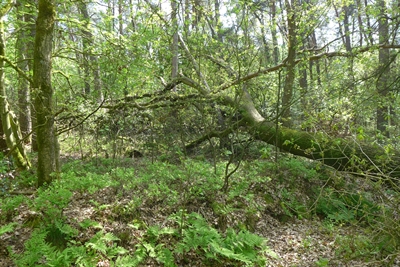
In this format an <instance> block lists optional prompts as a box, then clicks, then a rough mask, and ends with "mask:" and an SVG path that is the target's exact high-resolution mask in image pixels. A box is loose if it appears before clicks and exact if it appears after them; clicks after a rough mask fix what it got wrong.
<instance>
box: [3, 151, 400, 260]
mask: <svg viewBox="0 0 400 267" xmlns="http://www.w3.org/2000/svg"><path fill="white" fill-rule="evenodd" d="M286 163H287V164H286V165H285V164H282V165H281V167H280V169H279V173H277V172H271V171H270V170H269V168H270V167H271V165H270V164H264V163H263V162H257V163H254V162H248V163H243V164H242V165H243V166H242V167H241V170H240V171H238V172H237V173H236V178H234V177H235V175H233V176H232V177H231V178H230V179H231V180H230V181H229V182H230V186H229V189H228V190H227V191H225V192H223V191H221V190H219V191H218V190H217V188H220V187H221V184H222V181H220V182H216V181H215V180H207V178H206V176H207V175H208V172H211V173H212V172H213V171H214V170H215V169H214V170H213V165H212V164H204V163H198V162H194V161H188V162H186V163H184V166H182V165H180V166H179V165H178V166H175V165H170V164H165V163H156V164H153V165H152V164H151V163H150V162H148V161H146V160H143V161H141V160H136V161H135V162H133V161H131V160H130V161H124V163H123V166H122V167H121V166H117V167H116V166H115V165H113V164H114V163H113V164H110V163H109V162H108V163H105V162H104V161H102V162H101V163H100V165H98V162H97V163H90V164H87V165H85V164H82V163H79V161H74V162H72V163H70V164H69V165H68V164H67V168H68V169H69V170H68V171H65V172H66V173H67V174H65V175H64V176H63V177H62V179H65V180H68V179H71V181H69V182H67V183H70V184H73V183H75V185H76V186H75V187H73V188H72V187H71V186H70V185H69V187H68V186H66V184H63V183H61V184H59V185H58V189H56V194H55V195H56V196H58V197H59V198H60V196H62V195H65V196H69V197H67V198H68V201H67V203H65V204H64V205H63V206H62V207H61V208H60V207H58V208H60V209H59V211H60V214H61V215H60V216H61V217H60V218H62V220H63V223H62V224H63V225H68V226H69V227H71V229H76V230H77V231H75V232H74V234H73V235H71V237H69V236H68V237H66V235H64V234H63V233H65V232H67V231H66V230H65V228H62V229H64V230H62V231H61V232H63V233H61V234H60V233H59V231H58V232H57V231H56V233H55V234H54V233H53V235H54V237H52V236H51V235H50V236H49V234H48V233H49V232H51V231H52V230H49V228H48V226H44V225H48V224H49V220H48V218H46V217H47V216H56V217H57V216H58V215H54V214H55V213H51V212H50V211H47V209H48V210H50V207H49V206H52V203H54V202H52V201H51V198H52V197H54V196H53V195H52V194H51V193H49V192H46V191H43V192H42V191H41V192H37V191H35V190H34V188H33V187H30V188H29V187H27V184H25V185H24V186H23V187H24V188H18V187H13V188H12V189H11V190H9V191H7V192H8V193H10V192H11V194H6V192H5V191H3V195H2V200H1V202H0V204H2V208H1V210H0V212H1V213H0V218H1V221H0V222H1V224H0V226H3V227H5V226H6V225H10V224H12V225H13V229H12V231H7V230H3V231H1V229H2V228H0V266H9V267H12V266H18V267H19V266H50V265H47V263H49V261H50V260H49V259H50V256H49V257H48V259H45V258H43V257H44V256H43V257H42V256H37V255H35V253H39V254H40V253H41V252H40V251H41V250H40V249H36V252H32V253H31V252H29V250H32V248H31V247H30V245H27V243H29V242H27V241H28V240H30V239H31V238H32V233H33V232H34V231H35V229H38V228H39V229H40V228H45V229H46V230H45V232H46V234H47V235H46V237H45V242H47V243H51V244H53V245H54V246H56V247H58V248H60V247H62V249H65V248H66V247H67V246H71V244H75V245H76V244H86V245H85V246H83V247H85V249H86V250H87V251H88V250H89V246H88V245H87V244H92V243H94V241H92V240H93V237H94V236H96V234H97V233H98V232H99V231H101V233H102V234H103V235H106V234H107V233H111V234H112V236H114V237H116V238H115V239H111V240H109V241H107V243H106V245H107V246H115V247H121V248H123V249H124V250H125V252H124V253H126V254H129V255H133V254H135V251H137V250H138V245H139V244H141V242H142V243H144V240H147V239H149V237H148V236H149V229H151V227H152V226H157V227H158V229H167V228H168V229H180V226H179V225H178V224H179V222H178V221H177V220H175V221H174V220H171V215H172V214H175V215H177V214H178V215H179V214H180V213H182V214H183V213H184V214H185V216H186V215H187V214H190V213H193V212H195V213H196V214H199V215H200V216H202V217H203V218H204V219H205V221H206V222H207V223H208V225H209V226H210V229H217V230H218V231H219V232H221V233H224V232H226V230H227V229H229V228H232V229H235V231H240V230H243V229H245V230H248V231H250V232H252V233H254V234H256V235H258V236H261V237H263V238H265V239H266V240H267V245H268V247H269V250H268V251H267V252H263V257H264V258H265V259H266V260H267V261H266V262H265V263H264V264H265V265H264V266H277V267H280V266H281V267H284V266H285V267H286V266H400V256H399V255H396V253H395V252H392V251H391V252H390V253H386V254H385V253H384V252H382V251H384V248H383V249H382V248H380V249H376V248H374V246H376V247H377V246H382V242H381V243H379V244H378V241H376V240H377V239H374V238H373V236H374V235H376V234H379V233H381V232H378V231H376V229H373V226H374V225H372V224H369V223H365V216H366V215H361V216H359V217H357V216H351V215H349V214H348V213H347V211H343V210H342V211H341V210H334V208H332V207H331V206H329V205H327V204H323V205H322V204H318V203H319V202H318V201H320V199H322V198H326V197H327V194H326V192H325V191H324V192H322V191H320V192H318V193H317V194H316V195H314V196H311V194H314V193H315V188H317V187H319V186H321V188H322V187H323V188H325V189H326V191H327V192H332V190H333V189H332V188H334V190H336V192H340V194H343V193H344V192H345V190H348V188H349V186H348V183H347V181H344V180H343V179H344V178H343V177H344V176H342V177H341V178H340V179H339V180H340V181H337V177H336V178H335V179H334V178H332V177H330V178H323V179H322V178H321V175H320V174H318V173H317V172H315V170H314V171H311V169H309V170H306V169H304V168H311V167H310V166H309V165H308V166H307V163H305V162H303V163H301V162H300V163H299V161H297V160H296V159H289V160H287V161H286ZM91 164H92V165H91ZM107 164H109V166H108V167H107V166H105V165H107ZM301 164H304V166H301ZM150 165H151V166H150ZM96 166H97V167H96ZM214 167H215V166H214ZM218 168H221V169H223V165H221V166H219V167H218ZM221 175H222V176H223V172H222V173H219V174H218V175H216V176H215V177H221ZM324 175H325V174H324ZM330 175H332V173H330ZM335 175H339V174H336V173H335ZM340 175H341V174H340ZM74 177H80V178H79V179H78V180H74V179H73V178H74ZM166 177H167V178H166ZM240 177H241V178H240ZM128 178H129V179H128ZM242 178H244V179H242ZM2 179H3V180H5V179H9V180H14V179H19V178H18V177H13V176H12V175H3V178H2ZM26 179H27V178H26ZM219 179H220V178H219ZM349 179H350V178H349ZM354 179H358V178H354V177H352V178H351V180H352V181H351V183H352V186H354V182H355V180H354ZM82 180H86V181H85V183H84V182H82ZM132 180H134V181H135V180H136V181H135V182H133V183H132ZM220 180H221V179H220ZM78 181H80V182H81V184H79V185H77V184H78V183H79V182H78ZM9 183H10V182H9V181H8V182H7V184H9ZM338 183H340V184H341V185H340V186H341V187H342V188H339V186H338ZM357 183H359V184H363V183H364V182H360V181H357ZM5 184H6V183H5V182H4V181H3V186H4V185H5ZM28 184H29V183H28ZM327 184H329V186H328V185H327ZM31 185H32V182H31ZM213 186H214V188H212V187H213ZM21 187H22V185H21ZM361 187H363V190H366V189H365V187H366V186H365V185H363V186H360V185H359V186H357V188H353V190H355V192H356V191H357V190H360V189H361ZM60 188H68V192H69V193H71V194H70V195H68V194H69V193H68V192H67V193H66V192H64V191H62V189H60ZM238 188H239V189H238ZM342 189H345V190H342ZM21 190H24V194H22V193H23V192H21ZM57 190H58V191H57ZM29 192H33V194H30V193H29ZM44 192H46V193H44ZM57 192H58V193H57ZM346 192H347V191H346ZM18 193H20V196H22V197H21V199H22V198H23V199H24V200H23V201H22V200H21V201H20V203H19V204H18V205H16V204H14V205H15V207H13V208H12V210H9V208H8V207H11V206H12V205H11V204H10V203H11V202H10V200H9V199H13V198H16V197H17V196H18ZM43 194H47V195H43ZM340 194H339V195H340ZM352 194H353V192H352V193H351V194H350V195H352ZM366 195H367V194H366ZM44 196H46V197H44ZM329 196H330V197H331V198H332V199H329V201H333V202H334V201H338V199H339V198H338V197H337V198H335V197H334V196H337V195H334V194H331V195H329ZM43 198H46V199H47V200H45V202H44V203H42V202H41V201H43V200H40V199H43ZM322 203H325V202H322ZM358 204H360V205H361V204H364V205H365V203H358ZM46 205H48V206H46ZM59 205H60V206H61V205H62V204H59ZM346 205H348V203H347V204H346ZM339 206H340V205H339ZM324 207H325V208H326V209H328V210H327V211H324V210H321V209H323V208H324ZM348 208H349V210H348V211H349V212H352V213H354V210H352V209H351V208H350V207H348ZM324 212H325V213H324ZM335 212H336V213H337V214H336V215H335V214H334V213H335ZM330 213H332V214H330ZM51 214H53V215H51ZM334 216H339V217H340V216H342V217H343V218H342V217H340V218H342V219H340V218H339V217H336V219H335V217H334ZM345 216H348V217H347V218H346V217H345ZM187 218H188V217H181V219H182V221H183V220H189V219H187ZM177 222H178V223H177ZM85 223H87V224H88V226H84V224H85ZM50 224H53V225H54V221H52V223H50ZM182 228H183V227H182ZM51 229H53V228H51ZM60 229H61V228H60ZM180 230H182V229H180ZM71 231H72V230H71ZM72 232H73V231H72ZM57 233H58V234H57ZM57 238H60V239H62V240H61V241H60V242H58V241H57ZM146 238H147V239H146ZM176 239H177V238H176V236H171V235H169V236H168V235H167V236H164V235H161V234H160V235H159V236H158V239H157V240H156V241H154V240H153V241H152V242H153V243H156V244H161V245H162V246H163V247H167V248H169V249H170V250H171V251H174V249H176V246H175V245H176V244H177V242H178V241H177V240H176ZM89 241H91V242H92V243H90V242H89ZM63 242H65V244H64V245H63V244H61V245H60V246H58V245H59V243H63ZM374 242H376V243H374ZM387 242H389V241H387ZM39 243H40V242H39ZM111 243H113V245H111ZM383 245H384V244H383ZM388 245H389V243H388ZM45 251H46V250H44V251H43V255H45V254H46V252H45ZM93 251H95V252H96V253H93ZM154 251H157V247H155V249H154ZM154 251H153V252H154ZM91 252H92V253H91V254H90V255H91V256H90V257H91V259H90V260H91V261H90V260H88V261H87V262H91V264H92V265H85V263H81V264H80V265H79V264H78V263H73V264H71V265H70V266H105V267H107V266H118V264H116V263H115V259H116V258H117V256H115V255H113V256H110V255H109V254H107V253H111V252H109V251H108V250H107V251H106V250H102V249H101V248H98V249H97V250H96V249H93V248H92V250H91ZM203 253H204V251H203ZM146 255H147V256H146V257H145V258H143V259H142V260H141V261H140V262H139V263H138V264H137V266H174V264H175V266H244V265H243V263H242V262H240V261H237V260H226V259H225V258H224V257H218V258H217V259H215V258H213V259H212V260H206V257H205V255H204V254H202V251H201V250H199V251H197V250H195V249H191V250H190V251H186V252H184V253H175V254H174V259H173V262H174V263H173V264H172V265H170V263H167V261H166V260H162V259H160V257H156V256H154V255H153V256H152V254H151V251H150V250H149V251H147V253H146ZM35 256H36V259H31V258H35ZM87 257H89V256H87ZM82 262H84V261H82ZM86 264H88V263H86ZM254 265H257V264H254ZM52 266H55V265H52ZM59 266H69V265H59ZM121 266H134V265H129V264H127V265H121ZM249 266H253V265H249Z"/></svg>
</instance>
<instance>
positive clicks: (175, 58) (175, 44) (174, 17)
mask: <svg viewBox="0 0 400 267" xmlns="http://www.w3.org/2000/svg"><path fill="white" fill-rule="evenodd" d="M171 9H172V12H171V21H172V29H173V36H172V44H171V52H172V66H171V78H172V79H174V78H176V77H177V76H178V62H179V36H178V34H179V33H178V7H177V4H176V0H171ZM173 91H176V87H174V88H173Z"/></svg>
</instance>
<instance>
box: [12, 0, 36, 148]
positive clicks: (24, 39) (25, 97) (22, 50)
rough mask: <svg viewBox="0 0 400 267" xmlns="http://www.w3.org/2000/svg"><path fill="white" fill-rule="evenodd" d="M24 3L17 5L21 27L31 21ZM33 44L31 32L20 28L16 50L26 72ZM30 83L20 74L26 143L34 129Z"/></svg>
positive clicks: (21, 122)
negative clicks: (29, 51)
mask: <svg viewBox="0 0 400 267" xmlns="http://www.w3.org/2000/svg"><path fill="white" fill-rule="evenodd" d="M22 4H23V3H21V2H19V3H18V5H17V19H18V21H19V22H22V23H20V27H23V26H24V25H23V24H25V23H28V24H29V23H30V21H27V20H29V16H27V15H26V14H24V6H23V5H22ZM30 44H32V42H31V40H30V35H29V33H28V34H27V32H26V31H24V30H20V31H19V32H18V38H17V42H16V52H17V58H18V67H19V68H20V69H21V70H22V71H24V72H25V73H28V72H29V59H28V58H29V56H28V50H29V49H31V47H32V46H30ZM29 90H30V84H29V81H28V80H26V79H25V77H22V75H19V78H18V122H19V125H20V128H21V132H22V135H23V136H26V137H25V139H24V142H25V143H27V144H28V143H30V141H31V137H30V136H27V135H28V134H29V133H30V132H31V130H32V124H31V109H30V94H29Z"/></svg>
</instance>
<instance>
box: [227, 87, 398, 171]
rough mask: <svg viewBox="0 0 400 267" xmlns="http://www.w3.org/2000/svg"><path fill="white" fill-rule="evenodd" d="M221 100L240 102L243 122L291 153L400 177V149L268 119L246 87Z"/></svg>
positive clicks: (259, 136) (345, 167) (255, 133)
mask: <svg viewBox="0 0 400 267" xmlns="http://www.w3.org/2000/svg"><path fill="white" fill-rule="evenodd" d="M221 103H223V104H225V105H229V106H236V107H237V108H238V110H239V111H240V112H241V115H242V117H243V123H242V126H245V129H246V131H247V132H248V133H249V134H250V135H251V136H252V137H253V138H254V139H257V140H260V141H264V142H266V143H268V144H271V145H274V146H277V147H279V148H280V149H283V150H285V151H287V152H289V153H291V154H294V155H297V156H302V157H306V158H309V159H312V160H318V161H320V162H321V163H323V164H326V165H329V166H332V167H333V168H335V169H337V170H340V171H343V170H348V171H353V172H357V173H359V174H371V175H379V176H390V177H392V178H399V177H400V166H399V164H398V163H399V160H400V153H399V152H398V151H390V150H388V149H385V148H384V147H382V146H380V145H378V144H368V143H365V142H362V141H360V140H357V139H356V138H349V139H346V138H332V137H330V136H328V135H326V134H324V133H309V132H306V131H301V130H295V129H290V128H286V127H283V126H279V127H276V124H275V123H273V122H270V121H266V120H265V119H264V118H263V117H262V116H261V115H260V113H259V112H258V111H257V109H256V108H255V106H254V104H253V101H252V98H251V96H250V95H249V94H248V93H247V91H245V90H243V93H242V96H241V98H240V101H239V102H238V103H235V102H234V101H233V100H232V99H231V98H229V97H224V98H223V99H222V101H221Z"/></svg>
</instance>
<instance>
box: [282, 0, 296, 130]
mask: <svg viewBox="0 0 400 267" xmlns="http://www.w3.org/2000/svg"><path fill="white" fill-rule="evenodd" d="M285 5H286V10H287V23H288V56H287V60H286V78H285V85H284V88H283V96H282V109H283V112H282V124H283V125H284V126H286V127H290V125H291V123H292V118H291V105H292V98H293V86H294V80H295V66H296V62H295V61H296V49H297V47H296V46H297V34H296V16H295V12H296V11H295V4H294V1H293V0H291V3H289V0H286V1H285Z"/></svg>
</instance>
